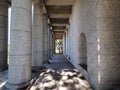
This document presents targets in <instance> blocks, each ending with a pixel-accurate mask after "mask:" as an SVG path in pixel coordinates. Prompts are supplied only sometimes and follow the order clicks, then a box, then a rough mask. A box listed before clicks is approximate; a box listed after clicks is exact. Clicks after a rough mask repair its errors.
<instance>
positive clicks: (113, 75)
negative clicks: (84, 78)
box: [97, 0, 120, 90]
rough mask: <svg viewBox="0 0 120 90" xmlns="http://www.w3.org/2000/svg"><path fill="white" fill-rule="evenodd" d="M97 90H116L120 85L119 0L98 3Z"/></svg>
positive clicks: (101, 0)
mask: <svg viewBox="0 0 120 90" xmlns="http://www.w3.org/2000/svg"><path fill="white" fill-rule="evenodd" d="M97 17H98V23H97V28H98V33H99V38H98V43H99V45H98V46H99V47H98V51H99V56H98V65H99V71H98V82H99V90H116V89H115V88H116V87H117V86H119V85H120V69H119V68H120V0H99V3H98V16H97Z"/></svg>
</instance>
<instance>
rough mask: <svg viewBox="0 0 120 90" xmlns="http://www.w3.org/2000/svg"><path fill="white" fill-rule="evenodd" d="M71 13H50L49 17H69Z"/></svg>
mask: <svg viewBox="0 0 120 90" xmlns="http://www.w3.org/2000/svg"><path fill="white" fill-rule="evenodd" d="M70 15H71V14H50V15H49V16H50V18H69V17H70Z"/></svg>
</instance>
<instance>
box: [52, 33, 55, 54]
mask: <svg viewBox="0 0 120 90" xmlns="http://www.w3.org/2000/svg"><path fill="white" fill-rule="evenodd" d="M52 44H53V47H52V48H53V54H55V34H53V40H52Z"/></svg>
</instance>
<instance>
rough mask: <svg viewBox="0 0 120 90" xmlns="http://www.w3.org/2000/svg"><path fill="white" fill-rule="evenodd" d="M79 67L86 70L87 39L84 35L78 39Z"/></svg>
mask: <svg viewBox="0 0 120 90" xmlns="http://www.w3.org/2000/svg"><path fill="white" fill-rule="evenodd" d="M79 65H80V66H81V67H83V68H84V69H85V70H87V39H86V36H85V34H84V33H81V34H80V38H79Z"/></svg>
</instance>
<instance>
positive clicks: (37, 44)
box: [32, 0, 43, 66]
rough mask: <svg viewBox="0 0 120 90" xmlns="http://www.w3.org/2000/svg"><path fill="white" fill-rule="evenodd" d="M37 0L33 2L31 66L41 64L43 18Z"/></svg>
mask: <svg viewBox="0 0 120 90" xmlns="http://www.w3.org/2000/svg"><path fill="white" fill-rule="evenodd" d="M41 6H42V5H41V2H40V1H39V0H36V1H34V10H33V11H34V16H33V17H34V18H33V30H32V66H41V65H42V63H43V16H42V7H41Z"/></svg>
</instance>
